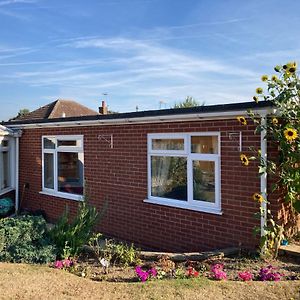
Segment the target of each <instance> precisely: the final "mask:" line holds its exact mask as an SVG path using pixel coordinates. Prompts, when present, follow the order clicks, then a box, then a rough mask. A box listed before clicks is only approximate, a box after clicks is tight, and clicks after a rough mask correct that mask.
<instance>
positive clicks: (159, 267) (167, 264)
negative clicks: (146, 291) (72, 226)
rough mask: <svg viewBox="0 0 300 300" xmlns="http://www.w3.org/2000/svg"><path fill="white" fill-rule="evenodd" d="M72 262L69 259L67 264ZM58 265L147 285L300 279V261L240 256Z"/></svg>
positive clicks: (89, 275) (88, 259) (81, 261)
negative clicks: (172, 281)
mask: <svg viewBox="0 0 300 300" xmlns="http://www.w3.org/2000/svg"><path fill="white" fill-rule="evenodd" d="M67 262H68V263H69V260H68V261H67ZM67 265H68V264H66V263H64V262H63V261H62V262H56V263H55V264H54V265H53V267H55V266H56V268H59V269H65V270H69V271H70V272H72V273H74V274H76V275H78V276H81V277H85V278H89V279H91V280H95V281H111V282H137V281H140V282H146V281H149V280H168V279H189V278H197V277H206V278H209V279H211V280H230V281H251V280H253V281H275V282H276V281H281V280H300V265H299V261H297V259H285V261H283V260H273V261H269V262H265V261H263V260H261V259H255V258H248V257H239V258H223V259H207V260H205V261H202V262H199V261H186V262H183V263H176V264H175V263H174V262H173V261H171V260H169V259H168V257H167V256H163V257H161V258H160V260H159V261H155V262H154V261H153V262H146V261H140V262H139V265H137V266H129V267H124V266H122V265H111V266H109V267H108V268H104V267H103V264H102V265H101V264H99V262H98V261H97V260H96V259H92V258H91V257H81V258H80V259H78V260H77V261H76V262H74V263H73V261H72V264H69V265H70V266H69V267H66V266H67Z"/></svg>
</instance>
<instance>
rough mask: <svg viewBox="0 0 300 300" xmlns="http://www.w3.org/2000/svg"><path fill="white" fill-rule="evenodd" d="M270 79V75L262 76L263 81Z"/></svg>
mask: <svg viewBox="0 0 300 300" xmlns="http://www.w3.org/2000/svg"><path fill="white" fill-rule="evenodd" d="M268 79H269V78H268V75H263V76H261V81H267V80H268Z"/></svg>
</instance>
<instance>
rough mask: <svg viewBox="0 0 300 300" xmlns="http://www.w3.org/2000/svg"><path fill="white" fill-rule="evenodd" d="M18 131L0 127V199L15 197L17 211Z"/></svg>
mask: <svg viewBox="0 0 300 300" xmlns="http://www.w3.org/2000/svg"><path fill="white" fill-rule="evenodd" d="M20 136H21V132H20V131H12V130H11V129H8V128H6V127H4V126H2V125H0V198H3V197H5V196H6V195H15V203H16V205H15V209H18V205H17V203H18V194H19V193H18V161H19V159H18V156H19V155H18V152H19V137H20Z"/></svg>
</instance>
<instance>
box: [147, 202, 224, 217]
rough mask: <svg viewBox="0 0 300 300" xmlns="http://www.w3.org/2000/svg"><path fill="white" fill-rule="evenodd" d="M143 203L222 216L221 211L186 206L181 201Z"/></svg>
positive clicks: (197, 206) (186, 204) (185, 203)
mask: <svg viewBox="0 0 300 300" xmlns="http://www.w3.org/2000/svg"><path fill="white" fill-rule="evenodd" d="M144 202H145V203H150V204H158V205H163V206H170V207H175V208H182V209H188V210H194V211H199V212H204V213H210V214H215V215H222V214H223V212H222V210H221V209H214V208H212V207H211V208H209V207H203V206H201V207H200V206H199V205H192V204H188V203H187V202H186V201H181V200H173V199H171V200H170V199H166V200H164V201H162V200H161V199H145V200H144Z"/></svg>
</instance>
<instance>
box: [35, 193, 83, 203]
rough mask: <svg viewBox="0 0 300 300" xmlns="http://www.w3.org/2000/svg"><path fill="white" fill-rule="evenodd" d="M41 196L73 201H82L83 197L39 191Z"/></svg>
mask: <svg viewBox="0 0 300 300" xmlns="http://www.w3.org/2000/svg"><path fill="white" fill-rule="evenodd" d="M39 193H40V194H42V195H47V196H53V197H58V198H63V199H69V200H75V201H83V196H81V195H75V194H68V193H60V192H54V191H53V192H51V191H41V192H39Z"/></svg>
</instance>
